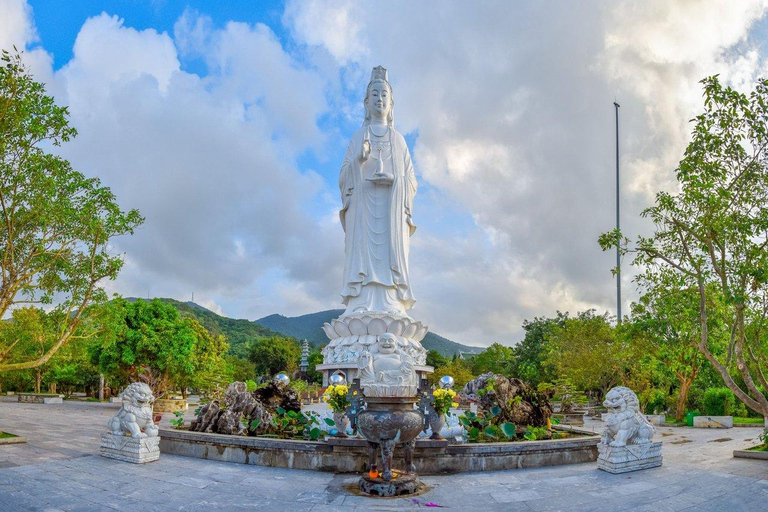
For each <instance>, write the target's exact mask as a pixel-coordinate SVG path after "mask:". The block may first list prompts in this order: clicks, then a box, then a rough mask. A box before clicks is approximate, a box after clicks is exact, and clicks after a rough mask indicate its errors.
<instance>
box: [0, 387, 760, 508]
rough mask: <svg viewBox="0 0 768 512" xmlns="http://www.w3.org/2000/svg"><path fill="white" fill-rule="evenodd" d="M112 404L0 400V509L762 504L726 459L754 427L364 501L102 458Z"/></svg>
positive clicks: (741, 467)
mask: <svg viewBox="0 0 768 512" xmlns="http://www.w3.org/2000/svg"><path fill="white" fill-rule="evenodd" d="M9 398H10V397H9ZM117 408H118V404H99V403H83V402H79V403H78V402H65V403H64V404H63V405H41V404H19V403H15V402H9V401H8V399H6V398H3V399H2V400H0V430H5V431H10V432H13V433H16V434H21V435H24V436H25V437H27V438H29V443H27V444H24V445H6V446H0V511H2V512H5V511H13V512H16V511H28V510H29V511H32V510H40V511H49V512H55V511H112V510H121V511H133V510H136V511H139V510H140V511H146V512H149V511H156V510H157V511H169V510H178V511H182V510H183V511H198V510H200V511H203V510H205V511H207V512H212V511H215V510H225V511H240V510H257V509H259V510H270V511H272V510H274V511H281V510H285V511H292V512H293V511H304V510H311V511H315V512H317V511H330V510H340V511H345V510H347V511H351V510H360V511H368V510H401V509H417V508H427V509H432V508H429V507H426V503H427V502H432V503H436V504H438V505H442V506H443V507H447V508H451V509H453V510H473V511H477V512H479V511H485V510H504V511H513V510H525V511H532V510H579V511H581V510H584V511H606V512H607V511H617V510H635V511H673V510H689V511H740V510H745V511H747V510H748V511H763V510H765V511H768V463H767V462H764V461H755V460H744V459H734V458H733V457H732V456H731V452H732V451H733V450H734V449H736V448H744V447H747V446H750V445H752V444H755V439H756V437H757V435H759V433H760V432H761V430H762V429H760V428H733V429H729V430H705V429H686V428H666V427H664V428H660V429H659V434H657V435H658V436H659V439H661V440H663V441H664V452H663V454H664V465H663V466H662V467H661V468H654V469H650V470H646V471H641V472H636V473H629V474H625V475H611V474H608V473H605V472H602V471H599V470H598V469H597V466H596V464H594V463H591V464H576V465H570V466H559V467H551V468H540V469H527V470H510V471H497V472H486V473H467V474H461V475H449V476H427V477H423V478H422V480H423V481H424V482H425V483H426V484H427V486H428V487H429V490H428V492H426V493H424V494H422V495H420V496H416V497H414V498H407V499H405V498H393V499H373V498H368V497H363V496H359V495H357V494H356V493H355V492H354V489H355V487H356V482H357V476H354V475H333V474H326V473H320V472H313V471H297V470H286V469H280V468H264V467H257V466H245V465H239V464H228V463H219V462H211V461H205V460H197V459H191V458H186V457H177V456H169V455H161V458H160V460H159V461H157V462H153V463H150V464H147V465H144V466H138V465H133V464H128V463H122V462H119V461H115V460H111V459H105V458H102V457H99V456H98V455H96V454H97V453H98V446H99V434H100V433H101V432H103V431H104V428H105V425H106V421H107V420H108V419H109V418H110V417H111V415H112V414H114V412H115V411H116V410H117ZM168 419H169V418H168V417H166V418H164V421H163V423H166V422H167V421H168ZM587 427H594V428H596V429H598V430H599V429H600V428H601V424H600V422H594V423H588V424H587ZM432 510H434V509H432Z"/></svg>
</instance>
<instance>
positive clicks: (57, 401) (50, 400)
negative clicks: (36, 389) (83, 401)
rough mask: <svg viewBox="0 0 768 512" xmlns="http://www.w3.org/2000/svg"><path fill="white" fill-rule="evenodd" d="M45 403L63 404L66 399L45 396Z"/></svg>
mask: <svg viewBox="0 0 768 512" xmlns="http://www.w3.org/2000/svg"><path fill="white" fill-rule="evenodd" d="M43 403H44V404H63V403H64V399H63V398H61V397H60V396H44V397H43Z"/></svg>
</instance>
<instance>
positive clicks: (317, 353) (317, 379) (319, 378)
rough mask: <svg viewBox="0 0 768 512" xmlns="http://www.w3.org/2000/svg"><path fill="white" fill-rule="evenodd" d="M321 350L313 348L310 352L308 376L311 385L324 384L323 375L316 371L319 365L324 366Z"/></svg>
mask: <svg viewBox="0 0 768 512" xmlns="http://www.w3.org/2000/svg"><path fill="white" fill-rule="evenodd" d="M321 350H322V348H319V349H317V348H313V349H312V350H310V352H309V356H307V362H308V363H309V367H308V368H307V376H308V379H309V382H310V383H314V384H320V383H322V382H323V374H322V373H320V372H319V371H317V370H315V368H316V367H317V365H319V364H323V354H322V352H321Z"/></svg>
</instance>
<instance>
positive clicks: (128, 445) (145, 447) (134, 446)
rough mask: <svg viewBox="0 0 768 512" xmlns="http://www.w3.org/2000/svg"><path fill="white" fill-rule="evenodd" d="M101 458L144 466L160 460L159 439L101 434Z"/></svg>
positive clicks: (156, 437)
mask: <svg viewBox="0 0 768 512" xmlns="http://www.w3.org/2000/svg"><path fill="white" fill-rule="evenodd" d="M99 453H100V454H101V456H102V457H107V458H110V459H117V460H122V461H125V462H133V463H134V464H144V463H147V462H152V461H155V460H157V459H159V458H160V437H159V436H155V437H143V438H137V437H131V436H123V435H115V434H112V433H104V434H101V448H100V449H99Z"/></svg>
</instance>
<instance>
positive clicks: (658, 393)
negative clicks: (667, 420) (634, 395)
mask: <svg viewBox="0 0 768 512" xmlns="http://www.w3.org/2000/svg"><path fill="white" fill-rule="evenodd" d="M640 405H641V406H642V410H643V411H644V412H645V413H646V414H661V413H662V412H664V411H666V409H667V392H666V391H664V390H662V389H658V388H649V389H647V390H645V392H644V393H642V394H641V395H640Z"/></svg>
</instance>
